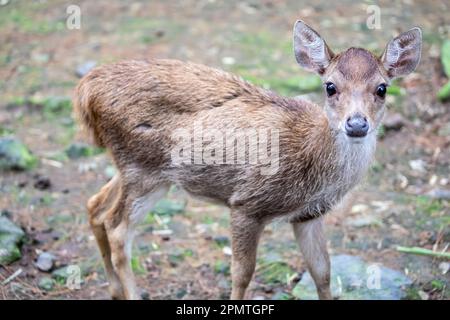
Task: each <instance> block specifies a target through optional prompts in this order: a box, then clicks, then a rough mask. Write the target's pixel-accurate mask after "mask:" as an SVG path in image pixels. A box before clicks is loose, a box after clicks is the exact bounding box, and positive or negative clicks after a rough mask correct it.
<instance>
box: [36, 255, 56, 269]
mask: <svg viewBox="0 0 450 320" xmlns="http://www.w3.org/2000/svg"><path fill="white" fill-rule="evenodd" d="M55 260H56V257H55V256H54V255H53V254H51V253H49V252H42V253H41V254H40V255H39V256H38V258H37V260H36V263H35V266H36V268H38V269H39V270H41V271H44V272H49V271H50V270H52V269H53V265H54V263H55Z"/></svg>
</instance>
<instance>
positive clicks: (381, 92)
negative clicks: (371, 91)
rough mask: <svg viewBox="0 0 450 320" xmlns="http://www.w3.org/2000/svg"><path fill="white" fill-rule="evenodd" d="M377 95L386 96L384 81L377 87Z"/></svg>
mask: <svg viewBox="0 0 450 320" xmlns="http://www.w3.org/2000/svg"><path fill="white" fill-rule="evenodd" d="M377 96H379V97H380V98H384V97H385V96H386V85H385V84H384V83H382V84H380V85H379V86H378V87H377Z"/></svg>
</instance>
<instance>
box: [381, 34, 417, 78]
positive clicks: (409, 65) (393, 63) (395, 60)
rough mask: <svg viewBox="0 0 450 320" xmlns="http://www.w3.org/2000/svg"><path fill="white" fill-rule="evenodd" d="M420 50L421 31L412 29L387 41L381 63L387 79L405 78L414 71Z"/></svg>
mask: <svg viewBox="0 0 450 320" xmlns="http://www.w3.org/2000/svg"><path fill="white" fill-rule="evenodd" d="M421 50H422V31H421V30H420V28H417V27H416V28H412V29H411V30H408V31H406V32H403V33H402V34H400V35H399V36H398V37H396V38H394V39H392V40H391V41H389V43H388V45H387V46H386V50H385V51H384V53H383V55H382V56H381V62H382V63H383V65H384V68H385V69H386V71H387V72H388V75H389V77H391V78H395V77H401V76H405V75H407V74H409V73H411V72H413V71H414V69H416V67H417V65H418V64H419V61H420V54H421Z"/></svg>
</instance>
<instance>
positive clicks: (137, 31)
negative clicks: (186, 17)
mask: <svg viewBox="0 0 450 320" xmlns="http://www.w3.org/2000/svg"><path fill="white" fill-rule="evenodd" d="M119 24H120V27H119V28H118V29H117V30H118V34H119V35H120V36H121V37H123V41H124V42H128V41H130V39H137V40H138V41H140V42H141V43H144V44H153V43H156V42H163V41H168V40H172V39H174V38H175V37H176V35H177V34H179V33H180V32H181V31H183V30H184V28H185V26H183V25H182V24H180V23H179V22H177V21H174V20H169V19H154V18H153V19H150V18H140V17H129V16H125V17H123V18H122V19H121V21H120V22H119Z"/></svg>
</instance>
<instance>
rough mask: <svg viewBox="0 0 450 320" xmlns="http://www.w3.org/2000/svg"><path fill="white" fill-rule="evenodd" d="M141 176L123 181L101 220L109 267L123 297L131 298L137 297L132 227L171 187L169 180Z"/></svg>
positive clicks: (138, 297)
mask: <svg viewBox="0 0 450 320" xmlns="http://www.w3.org/2000/svg"><path fill="white" fill-rule="evenodd" d="M142 180H143V181H140V182H139V181H133V182H130V181H127V182H125V181H122V185H121V188H120V192H119V196H118V198H117V201H116V202H115V203H114V205H113V207H112V208H111V209H110V210H109V211H108V213H107V217H106V219H105V223H104V226H105V230H106V233H107V238H108V243H109V247H110V262H111V265H112V268H113V270H114V273H115V275H116V277H117V278H118V279H119V282H120V284H121V287H122V289H123V297H124V298H125V299H131V300H137V299H140V294H139V293H138V291H137V286H136V282H135V278H134V274H133V271H132V268H131V253H132V243H133V238H134V234H135V227H136V225H137V224H138V223H139V222H140V221H141V219H142V218H143V217H144V216H145V214H146V213H148V211H149V210H151V209H152V208H153V206H154V205H155V203H156V202H157V201H158V200H160V199H161V198H162V197H164V195H165V194H166V193H167V191H168V190H169V187H170V184H168V183H166V182H161V181H158V180H157V179H156V180H152V179H151V178H149V179H145V178H142ZM149 181H150V183H148V182H149ZM146 182H147V184H146Z"/></svg>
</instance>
